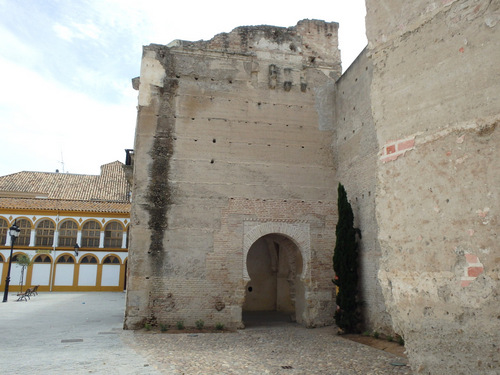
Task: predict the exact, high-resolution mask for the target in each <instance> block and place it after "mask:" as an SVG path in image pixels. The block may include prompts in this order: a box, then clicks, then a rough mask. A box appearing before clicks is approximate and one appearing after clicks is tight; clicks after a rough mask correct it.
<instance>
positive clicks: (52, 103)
mask: <svg viewBox="0 0 500 375" xmlns="http://www.w3.org/2000/svg"><path fill="white" fill-rule="evenodd" d="M0 69H2V70H4V69H8V70H9V71H10V72H11V73H12V75H10V76H8V77H6V81H5V82H4V83H5V85H6V87H8V88H9V89H8V90H1V91H0V103H2V107H4V106H5V107H6V108H8V109H9V111H8V112H6V111H4V110H3V108H2V107H0V109H2V111H1V112H2V117H1V120H0V121H1V122H0V127H1V129H2V134H3V135H4V139H8V142H4V145H3V147H1V148H0V175H4V174H8V173H13V172H17V171H20V170H41V171H54V170H55V169H56V168H59V169H62V168H61V166H60V165H59V161H60V160H61V152H62V154H63V158H64V161H65V165H66V167H65V169H66V171H70V172H75V173H86V174H98V173H99V166H100V165H102V164H104V163H107V162H111V161H114V160H120V161H123V160H124V155H125V153H124V151H123V150H124V149H125V148H131V147H132V146H133V134H134V127H135V116H136V110H135V102H134V98H133V97H132V96H129V97H128V98H127V100H126V102H124V104H122V105H107V104H103V103H100V102H98V101H95V100H93V99H92V98H90V97H88V96H85V95H83V94H81V93H78V92H75V91H71V90H68V89H67V88H65V87H63V86H61V85H59V84H57V83H54V82H53V81H48V80H46V79H45V78H44V77H42V76H40V75H38V74H36V73H33V72H31V71H29V70H27V69H24V68H22V67H18V66H15V65H13V64H11V63H9V62H6V61H5V60H0ZM131 91H132V90H131Z"/></svg>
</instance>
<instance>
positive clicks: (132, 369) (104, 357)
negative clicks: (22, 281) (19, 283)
mask: <svg viewBox="0 0 500 375" xmlns="http://www.w3.org/2000/svg"><path fill="white" fill-rule="evenodd" d="M124 307H125V294H124V293H59V292H58V293H47V292H42V293H39V295H38V296H34V297H32V298H31V299H30V300H29V301H28V302H24V301H21V302H16V298H15V293H11V294H10V295H9V301H8V302H6V303H1V302H0V332H1V333H0V335H1V336H0V337H1V344H0V345H1V349H0V374H23V375H24V374H30V375H31V374H37V375H38V374H72V375H73V374H124V375H128V374H137V375H150V374H151V375H154V374H160V372H158V371H157V370H155V369H154V368H153V367H151V366H149V364H148V363H147V362H145V359H144V358H143V357H142V356H141V355H138V354H137V353H136V352H135V351H134V350H133V349H132V348H131V347H130V346H129V345H128V344H125V342H124V340H123V339H124V338H126V337H127V336H130V335H133V332H130V331H123V330H122V324H123V312H124Z"/></svg>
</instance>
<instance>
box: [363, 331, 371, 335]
mask: <svg viewBox="0 0 500 375" xmlns="http://www.w3.org/2000/svg"><path fill="white" fill-rule="evenodd" d="M363 336H371V333H370V331H364V332H363Z"/></svg>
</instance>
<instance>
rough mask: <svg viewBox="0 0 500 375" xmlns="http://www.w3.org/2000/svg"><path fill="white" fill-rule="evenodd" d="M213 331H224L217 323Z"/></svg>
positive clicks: (221, 325) (220, 324) (222, 325)
mask: <svg viewBox="0 0 500 375" xmlns="http://www.w3.org/2000/svg"><path fill="white" fill-rule="evenodd" d="M215 329H216V330H217V331H222V330H223V329H224V324H222V323H217V324H216V325H215Z"/></svg>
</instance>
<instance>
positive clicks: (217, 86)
mask: <svg viewBox="0 0 500 375" xmlns="http://www.w3.org/2000/svg"><path fill="white" fill-rule="evenodd" d="M366 4H367V18H366V26H367V36H368V46H367V48H366V49H365V50H364V51H363V52H362V53H361V54H360V56H359V57H358V58H357V60H356V61H355V62H354V63H353V64H352V65H351V67H350V68H349V69H348V70H347V71H346V72H344V73H343V74H342V75H341V66H340V63H341V60H340V52H339V50H338V45H337V31H338V25H337V24H336V23H327V22H323V21H317V20H303V21H300V22H299V23H298V24H297V25H296V26H295V27H291V28H279V27H271V26H254V27H240V28H237V29H235V30H233V31H231V32H230V33H227V34H226V33H224V34H219V35H217V36H215V37H214V38H213V39H212V40H210V41H200V42H186V41H175V42H173V43H171V44H170V45H168V46H160V45H150V46H146V47H144V52H143V60H142V68H141V75H140V78H139V80H135V84H136V85H137V87H138V89H139V107H138V122H137V130H136V143H135V167H134V193H133V208H132V217H131V220H132V229H131V235H130V250H129V251H130V260H129V266H130V274H129V277H128V291H127V310H126V321H125V325H126V327H127V328H140V327H141V326H143V325H144V323H145V322H149V323H153V324H155V323H157V324H159V323H162V324H171V325H172V324H175V323H176V322H177V321H181V320H182V321H184V323H185V324H186V325H194V324H195V322H196V320H199V319H202V320H204V321H205V324H207V325H215V324H216V323H219V322H220V323H223V324H225V325H226V326H227V327H231V328H239V327H242V326H243V324H244V318H243V316H244V313H245V312H247V311H258V310H276V311H280V312H283V313H286V314H289V315H290V317H291V318H292V319H295V320H296V321H297V322H299V323H301V324H303V325H306V326H309V327H314V326H320V325H327V324H332V322H333V312H334V309H335V306H334V290H333V284H332V283H331V279H332V278H333V276H334V275H333V270H332V255H333V248H334V244H335V225H336V221H337V207H336V187H337V184H338V183H339V182H341V183H342V184H344V186H345V187H346V190H347V193H348V197H349V199H350V201H351V204H352V206H353V210H354V217H355V220H356V223H355V224H356V226H358V227H359V228H360V229H361V230H362V233H363V238H362V240H361V242H360V246H361V257H360V261H361V270H360V275H361V300H362V301H363V314H364V318H365V323H366V328H367V329H372V330H379V331H382V332H384V331H386V332H392V331H395V332H397V333H399V334H401V335H403V336H404V339H405V342H406V348H407V351H408V354H409V358H410V362H411V365H412V367H413V369H414V370H415V371H416V372H418V373H435V374H444V373H457V374H461V373H463V374H469V373H471V374H472V373H494V372H492V371H497V370H498V368H499V367H500V365H499V362H498V358H499V357H500V352H499V348H498V342H500V340H499V338H500V337H499V332H500V331H499V329H498V328H500V327H499V326H500V319H499V316H498V305H499V298H498V290H500V288H499V277H500V269H499V264H500V261H499V259H500V249H499V245H498V237H497V234H498V229H499V227H498V208H499V186H500V177H499V176H500V173H499V172H500V171H499V169H500V164H499V162H498V160H499V156H500V155H499V149H498V144H499V139H498V138H499V135H498V130H497V129H496V127H497V124H498V121H499V119H500V96H499V94H498V93H499V92H500V90H499V88H500V66H499V65H498V63H497V62H498V61H500V48H499V47H500V42H499V41H500V33H499V28H498V25H497V23H498V21H499V20H500V3H499V2H497V1H481V0H476V1H473V0H455V1H453V0H447V1H431V0H419V1H413V2H398V1H388V2H384V4H385V6H384V7H381V6H380V5H379V4H378V2H375V1H372V0H367V1H366ZM333 16H334V15H332V17H333ZM488 371H490V372H488Z"/></svg>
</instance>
